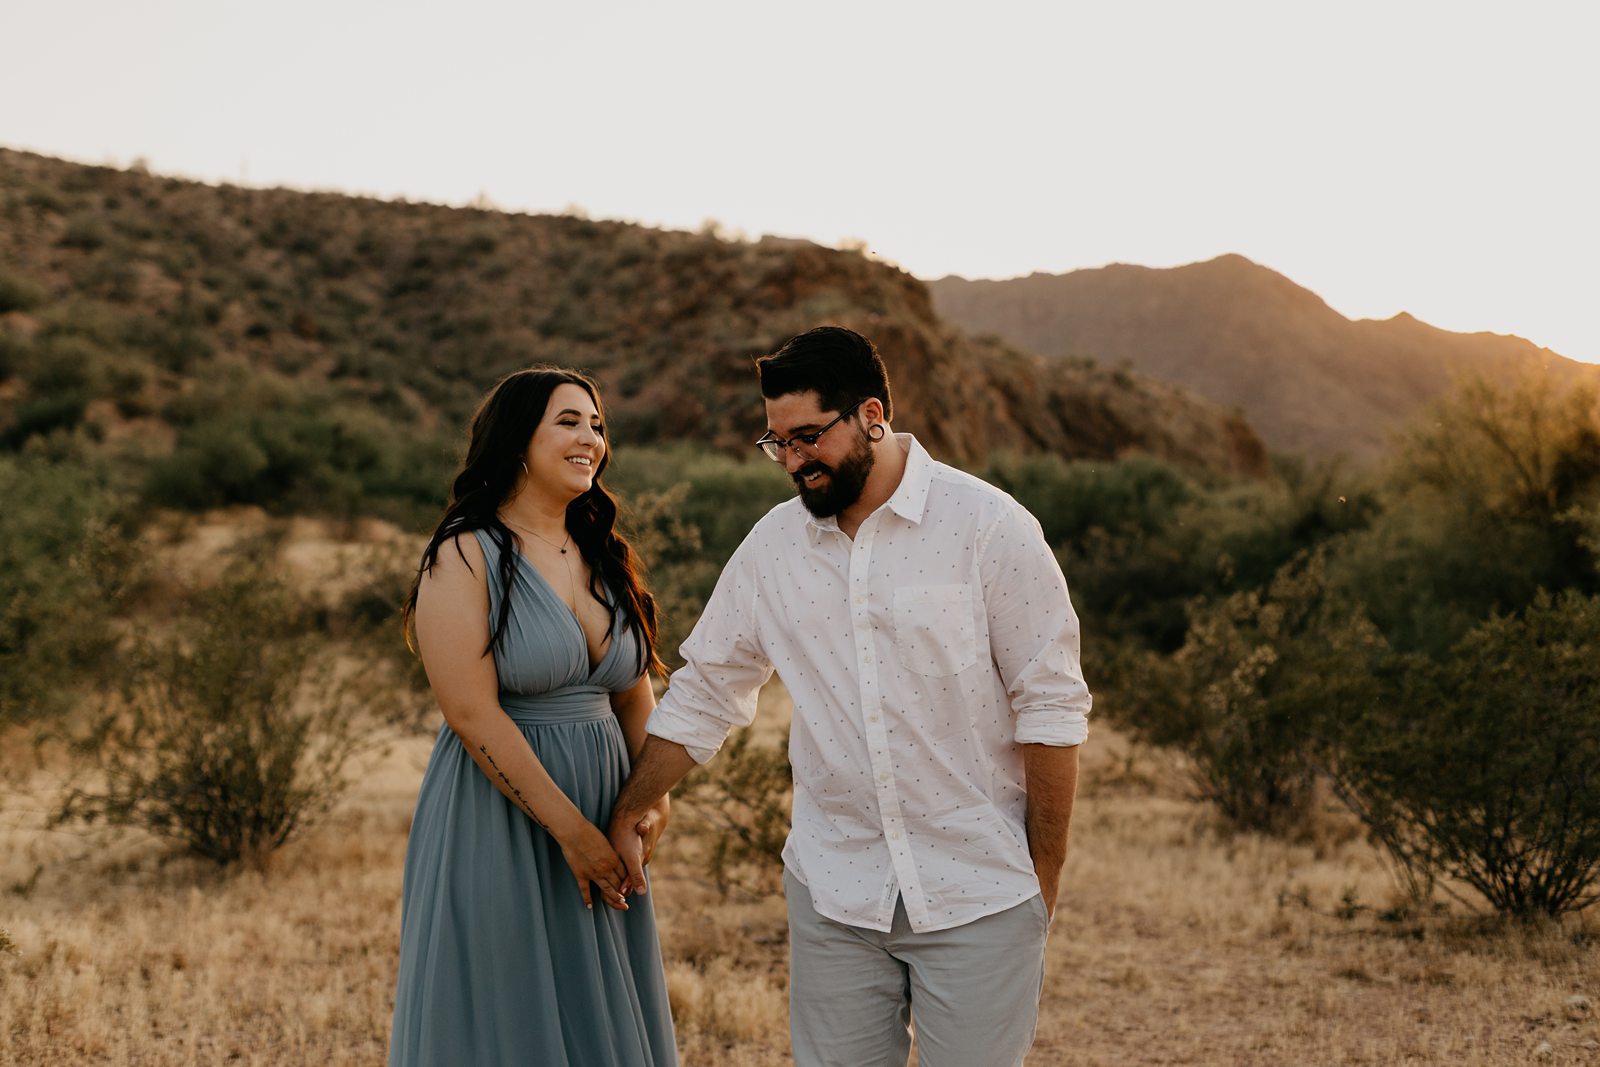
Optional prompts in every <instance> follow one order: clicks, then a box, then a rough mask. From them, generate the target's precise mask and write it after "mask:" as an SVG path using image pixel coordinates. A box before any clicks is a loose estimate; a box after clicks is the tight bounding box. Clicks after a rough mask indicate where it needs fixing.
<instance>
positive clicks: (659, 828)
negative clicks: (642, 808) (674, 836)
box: [634, 797, 672, 863]
mask: <svg viewBox="0 0 1600 1067" xmlns="http://www.w3.org/2000/svg"><path fill="white" fill-rule="evenodd" d="M671 812H672V805H671V803H670V802H669V801H668V800H667V798H666V797H662V798H661V799H660V800H658V801H656V802H655V804H654V805H653V806H652V807H651V808H650V810H649V811H648V812H647V813H646V814H645V817H644V818H642V819H640V820H639V821H638V822H637V823H635V824H634V829H635V830H637V831H639V836H640V837H642V838H644V861H645V862H646V863H649V862H650V857H651V856H654V855H655V854H656V842H657V841H660V840H661V835H662V834H663V833H665V832H666V829H667V817H668V816H669V815H670V814H671Z"/></svg>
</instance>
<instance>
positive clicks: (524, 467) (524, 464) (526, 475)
mask: <svg viewBox="0 0 1600 1067" xmlns="http://www.w3.org/2000/svg"><path fill="white" fill-rule="evenodd" d="M520 462H521V463H522V476H523V477H524V478H531V477H532V475H531V474H529V473H528V461H527V460H525V459H524V460H521V461H520Z"/></svg>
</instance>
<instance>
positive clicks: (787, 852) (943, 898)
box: [611, 326, 1090, 1067]
mask: <svg viewBox="0 0 1600 1067" xmlns="http://www.w3.org/2000/svg"><path fill="white" fill-rule="evenodd" d="M757 367H758V370H759V373H760V377H761V391H762V395H763V396H764V397H765V400H766V413H767V426H768V432H767V433H766V434H765V435H764V436H763V437H762V438H761V440H760V441H758V442H756V443H757V444H758V445H759V446H760V447H761V448H762V450H763V451H764V452H766V453H767V455H768V456H769V457H771V458H772V459H774V460H776V461H778V462H780V463H782V464H783V465H784V469H785V470H786V471H788V473H789V475H790V476H791V478H793V479H794V482H795V486H796V489H797V492H798V499H797V500H791V501H789V502H787V503H784V504H780V505H779V506H778V507H776V508H774V509H773V510H772V511H771V512H769V513H768V514H767V515H766V516H765V517H764V518H763V519H761V521H760V522H758V523H757V524H756V526H755V528H754V529H753V530H751V532H750V534H749V536H747V537H746V538H745V540H744V542H743V543H742V544H741V545H740V546H739V548H738V550H737V551H736V552H735V553H734V555H733V558H732V559H731V560H729V562H728V565H727V567H726V568H725V569H724V570H723V572H722V575H721V577H720V579H719V580H718V582H717V587H716V590H715V592H713V594H712V596H711V599H710V601H709V602H708V603H707V605H706V610H705V613H704V614H703V615H702V616H701V617H700V620H699V622H698V623H697V624H696V626H695V628H694V632H693V633H691V634H690V636H689V638H688V640H687V641H685V642H684V645H683V649H682V653H683V657H684V661H685V665H684V667H683V668H682V669H681V670H679V671H677V672H676V673H675V674H674V675H673V676H672V680H671V684H670V686H669V688H668V690H667V693H666V695H665V696H664V697H663V699H662V701H661V704H660V706H658V707H657V708H656V710H655V712H654V713H653V714H652V715H651V717H650V720H649V725H648V730H649V734H650V736H649V738H648V740H647V741H646V744H645V747H644V750H643V751H642V752H641V754H640V758H639V761H638V763H637V765H636V766H635V767H634V769H633V774H632V776H631V777H630V778H629V780H628V783H627V785H626V786H625V787H624V788H623V791H622V794H621V796H619V797H618V799H617V805H616V813H615V817H614V819H613V822H612V828H611V839H612V843H613V845H614V846H615V847H616V848H617V850H618V852H619V854H621V855H622V857H623V860H624V862H625V863H626V864H627V866H628V870H629V877H628V883H629V885H630V886H631V887H632V889H633V891H635V892H643V891H644V877H643V873H642V862H641V861H642V857H643V855H644V853H645V851H646V850H647V848H648V847H649V844H650V842H649V841H648V840H642V839H641V838H642V837H643V838H646V839H647V838H648V837H649V830H648V828H647V826H646V825H642V824H641V820H643V819H644V818H645V812H646V811H647V809H648V808H649V806H650V805H651V804H652V803H654V802H655V801H656V800H657V799H658V798H659V797H660V796H661V795H662V794H663V793H665V792H666V791H667V790H668V789H670V788H671V787H672V786H673V785H674V784H676V783H677V782H678V781H679V779H681V778H682V777H683V776H684V774H686V773H687V772H688V771H689V770H690V769H692V768H693V767H694V766H695V764H696V763H704V762H705V761H706V760H709V759H710V758H711V757H712V756H713V755H715V754H716V751H717V749H718V748H719V747H721V745H722V743H723V741H724V739H725V738H726V737H727V734H728V732H729V731H730V730H731V729H732V728H733V727H736V726H745V725H748V724H749V723H750V722H751V720H752V719H753V718H754V717H755V712H756V697H757V693H758V691H759V690H760V688H761V685H762V683H764V682H765V681H766V680H767V679H768V678H769V677H770V676H771V674H772V672H773V671H774V670H776V671H777V672H778V675H779V676H780V677H781V678H782V680H783V683H784V685H785V687H786V688H787V689H788V690H789V693H790V696H791V697H792V698H793V701H794V718H793V723H792V725H791V727H790V743H789V758H790V761H791V764H792V766H793V769H794V807H793V816H792V829H791V831H790V834H789V840H788V843H787V845H786V846H785V848H784V853H783V859H784V867H785V872H786V874H785V890H786V892H787V895H788V899H789V922H790V1029H791V1036H792V1038H793V1046H794V1056H795V1062H796V1063H797V1064H799V1065H801V1067H820V1065H838V1067H877V1065H880V1064H882V1065H884V1067H889V1065H894V1067H903V1065H904V1064H905V1062H906V1060H907V1057H908V1054H909V1049H910V1035H909V1032H908V1029H907V1023H908V1020H909V1021H913V1022H914V1023H915V1026H916V1034H917V1046H918V1056H919V1062H920V1063H921V1064H922V1065H923V1067H982V1065H988V1064H992V1065H995V1067H1002V1065H1006V1067H1009V1065H1013V1064H1020V1063H1021V1062H1022V1058H1023V1056H1024V1055H1025V1054H1026V1052H1027V1050H1028V1047H1029V1046H1030V1045H1031V1044H1032V1042H1033V1033H1034V1027H1035V1022H1036V1020H1037V1015H1038V1002H1039V994H1040V990H1041V988H1042V984H1043V977H1044V945H1045V937H1046V933H1047V930H1048V925H1049V922H1050V919H1051V918H1052V917H1053V915H1054V911H1055V903H1056V891H1057V887H1058V885H1059V882H1060V876H1061V866H1062V863H1063V861H1064V860H1065V858H1066V850H1067V830H1068V824H1069V822H1070V820H1071V817H1072V802H1073V797H1074V794H1075V791H1076V785H1077V772H1078V758H1077V757H1078V749H1077V746H1078V745H1080V744H1081V743H1082V742H1083V740H1084V738H1085V736H1086V734H1087V720H1086V716H1087V714H1088V711H1089V705H1090V696H1089V691H1088V689H1087V687H1086V686H1085V685H1084V682H1083V677H1082V673H1081V671H1080V668H1079V663H1078V646H1079V637H1078V619H1077V615H1076V613H1075V612H1074V611H1073V608H1072V603H1071V601H1070V599H1069V598H1068V595H1067V586H1066V581H1065V579H1064V578H1063V577H1062V575H1061V569H1060V567H1059V565H1058V564H1057V563H1056V560H1055V556H1054V555H1053V553H1052V552H1051V551H1050V548H1049V546H1048V545H1047V544H1046V543H1045V540H1044V536H1043V534H1042V532H1041V531H1040V529H1039V524H1038V522H1037V521H1036V520H1035V519H1034V518H1033V516H1031V515H1030V514H1028V512H1027V511H1026V510H1025V509H1023V507H1022V506H1021V505H1019V504H1018V503H1017V502H1016V501H1015V500H1013V499H1011V497H1009V496H1007V495H1006V494H1005V493H1003V492H1001V491H1000V490H998V489H996V488H994V487H993V486H990V485H988V484H987V483H985V482H983V481H981V480H980V479H977V478H974V477H972V476H971V475H968V474H964V473H962V472H961V471H958V470H955V469H953V468H951V467H948V466H946V465H944V464H942V463H939V462H937V461H935V460H934V459H933V458H932V457H930V456H929V455H928V453H927V451H926V450H925V449H923V447H922V446H921V445H920V444H918V443H917V441H916V440H915V439H914V438H913V437H912V436H911V435H909V434H895V433H893V432H891V431H890V428H889V419H890V416H891V414H892V405H891V399H890V393H889V381H888V374H887V372H886V371H885V369H884V365H883V361H882V359H881V358H880V357H879V356H878V353H877V351H876V350H875V349H874V347H873V345H872V343H871V342H870V341H868V340H867V339H866V338H864V337H861V336H860V335H859V334H856V333H854V332H852V331H850V330H846V329H843V328H840V327H833V326H829V327H821V328H819V329H816V330H812V331H810V332H809V333H805V334H801V335H800V336H798V337H795V338H793V339H791V340H790V341H789V342H788V343H787V344H785V345H784V346H783V347H782V348H781V349H779V351H778V352H776V353H775V354H773V355H772V356H768V357H764V358H763V359H761V360H760V361H758V363H757Z"/></svg>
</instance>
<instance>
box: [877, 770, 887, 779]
mask: <svg viewBox="0 0 1600 1067" xmlns="http://www.w3.org/2000/svg"><path fill="white" fill-rule="evenodd" d="M888 780H889V772H888V771H884V772H883V773H882V774H880V775H878V781H880V782H887V781H888Z"/></svg>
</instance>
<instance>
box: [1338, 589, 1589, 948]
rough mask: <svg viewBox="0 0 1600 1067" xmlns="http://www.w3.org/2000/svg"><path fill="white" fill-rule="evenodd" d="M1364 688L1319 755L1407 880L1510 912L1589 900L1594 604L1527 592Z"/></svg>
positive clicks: (1389, 664) (1571, 906)
mask: <svg viewBox="0 0 1600 1067" xmlns="http://www.w3.org/2000/svg"><path fill="white" fill-rule="evenodd" d="M1366 687H1367V691H1368V694H1369V695H1368V696H1367V698H1365V699H1362V700H1356V701H1349V702H1345V703H1344V705H1343V708H1342V713H1341V714H1339V715H1337V716H1335V717H1333V718H1332V719H1330V720H1329V722H1330V725H1331V726H1333V727H1336V730H1335V731H1334V732H1333V733H1332V734H1331V735H1330V742H1331V743H1330V744H1329V745H1328V746H1327V749H1326V754H1325V760H1326V764H1327V766H1328V769H1329V773H1330V775H1331V777H1332V779H1333V781H1334V782H1335V784H1336V788H1337V789H1338V791H1339V794H1340V795H1341V796H1342V797H1343V798H1344V799H1345V800H1346V801H1347V802H1348V803H1349V804H1350V806H1351V808H1352V809H1353V810H1354V811H1355V812H1356V814H1357V815H1359V816H1360V817H1361V819H1362V821H1363V822H1364V823H1366V825H1367V827H1368V828H1369V829H1370V830H1371V832H1372V834H1373V836H1374V837H1375V838H1377V840H1378V841H1380V842H1381V843H1382V844H1383V845H1384V846H1385V847H1386V848H1387V849H1388V851H1389V852H1390V854H1392V855H1393V856H1394V858H1395V859H1396V860H1397V861H1398V863H1399V864H1400V866H1401V868H1402V870H1403V871H1404V872H1405V873H1406V874H1407V875H1408V877H1409V880H1410V881H1411V883H1412V885H1413V887H1414V888H1416V889H1418V890H1419V891H1426V890H1427V889H1428V888H1429V887H1431V886H1433V885H1434V884H1436V883H1439V882H1441V880H1444V879H1456V880H1459V881H1461V882H1465V883H1466V884H1467V885H1469V886H1471V887H1472V888H1474V889H1476V890H1477V891H1478V892H1479V893H1481V894H1482V895H1483V896H1484V898H1485V899H1487V900H1488V902H1489V903H1490V904H1491V905H1492V906H1493V907H1494V908H1495V910H1496V911H1499V912H1501V913H1502V914H1506V915H1511V916H1516V917H1519V918H1531V917H1534V916H1540V915H1546V916H1555V915H1560V914H1562V913H1563V912H1568V911H1576V910H1578V909H1580V908H1583V907H1585V906H1587V905H1589V904H1591V903H1594V902H1595V901H1596V900H1600V888H1597V882H1600V597H1583V596H1578V595H1575V594H1565V595H1562V596H1559V597H1551V596H1550V595H1548V594H1545V593H1540V594H1538V595H1537V596H1536V597H1535V598H1534V602H1533V604H1532V605H1531V606H1530V607H1529V608H1528V609H1527V610H1526V612H1524V613H1523V614H1522V615H1521V616H1509V615H1508V616H1499V617H1496V618H1493V619H1491V620H1489V621H1488V622H1485V623H1483V624H1481V625H1479V626H1477V627H1475V628H1474V629H1473V630H1472V631H1471V632H1469V633H1468V634H1467V636H1466V637H1465V638H1464V639H1462V641H1461V642H1460V643H1459V644H1458V645H1457V646H1456V647H1455V648H1454V649H1453V650H1452V653H1451V655H1450V657H1449V659H1447V660H1445V661H1444V662H1434V661H1432V660H1429V659H1427V658H1425V657H1422V656H1420V655H1403V656H1394V657H1389V658H1388V659H1387V660H1386V661H1385V662H1383V664H1382V666H1381V668H1380V669H1379V670H1377V671H1375V672H1373V673H1372V675H1371V676H1370V679H1369V682H1368V683H1366Z"/></svg>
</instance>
